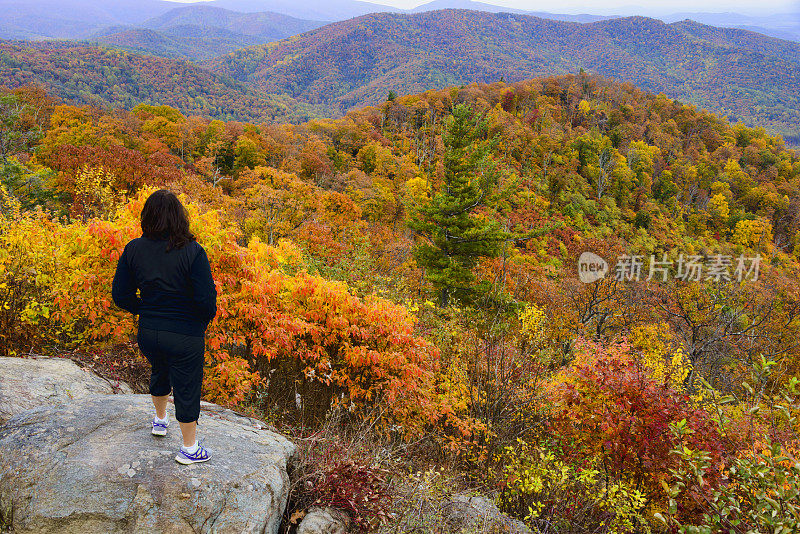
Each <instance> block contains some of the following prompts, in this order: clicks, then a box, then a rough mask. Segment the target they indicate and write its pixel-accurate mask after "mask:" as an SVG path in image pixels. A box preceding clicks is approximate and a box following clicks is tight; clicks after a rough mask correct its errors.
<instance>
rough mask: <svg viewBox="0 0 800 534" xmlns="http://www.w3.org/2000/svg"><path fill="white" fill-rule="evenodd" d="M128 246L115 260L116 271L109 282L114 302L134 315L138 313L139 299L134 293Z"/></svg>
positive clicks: (134, 281) (134, 283) (134, 282)
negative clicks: (112, 279)
mask: <svg viewBox="0 0 800 534" xmlns="http://www.w3.org/2000/svg"><path fill="white" fill-rule="evenodd" d="M127 252H128V247H127V246H126V247H125V251H124V252H123V253H122V256H120V257H119V261H118V262H117V272H116V273H115V274H114V281H113V282H112V283H111V298H112V299H114V304H116V305H117V306H119V307H120V308H122V309H123V310H127V311H129V312H131V313H132V314H134V315H137V314H138V313H139V306H140V305H141V303H142V301H141V299H140V298H139V297H138V296H137V295H136V289H137V287H136V280H135V279H134V277H133V272H132V271H131V268H130V265H128V255H127Z"/></svg>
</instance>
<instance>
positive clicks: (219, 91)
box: [0, 41, 314, 122]
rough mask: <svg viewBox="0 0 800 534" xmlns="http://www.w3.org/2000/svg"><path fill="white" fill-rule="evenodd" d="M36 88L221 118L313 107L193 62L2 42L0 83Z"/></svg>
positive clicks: (70, 97) (101, 102) (290, 117)
mask: <svg viewBox="0 0 800 534" xmlns="http://www.w3.org/2000/svg"><path fill="white" fill-rule="evenodd" d="M26 84H38V85H41V86H42V87H44V88H46V90H48V91H50V92H51V93H52V94H54V95H57V96H59V97H61V98H63V99H65V100H67V101H69V102H72V103H74V104H91V105H94V106H100V107H115V108H128V109H129V108H132V107H133V106H135V105H137V104H140V103H150V104H165V105H169V106H174V107H175V108H178V109H180V110H183V111H185V112H187V113H193V114H198V115H205V116H210V117H216V118H222V119H239V120H251V121H254V122H261V121H284V120H285V121H298V120H305V119H307V118H308V117H309V116H314V115H313V114H312V111H313V106H310V105H305V104H302V103H297V102H296V101H295V100H294V99H292V98H290V97H283V96H277V95H263V94H261V93H259V92H257V91H253V90H251V89H249V88H248V87H246V86H245V85H242V84H241V83H238V82H236V81H234V80H232V79H230V78H226V77H225V76H220V75H217V74H214V73H212V72H209V71H208V70H205V69H203V68H200V67H198V66H196V65H195V64H193V63H190V62H187V61H181V60H174V59H165V58H158V57H152V56H140V55H137V54H132V53H129V52H125V51H122V50H109V49H103V48H98V47H93V46H82V45H75V44H72V43H67V42H60V43H59V42H56V43H37V44H34V43H30V44H22V43H16V44H12V43H10V42H3V41H0V85H4V86H7V87H18V86H21V85H26Z"/></svg>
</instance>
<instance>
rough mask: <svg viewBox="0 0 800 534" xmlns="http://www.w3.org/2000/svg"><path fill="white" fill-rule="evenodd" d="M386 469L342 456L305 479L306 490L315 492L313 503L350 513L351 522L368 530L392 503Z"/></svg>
mask: <svg viewBox="0 0 800 534" xmlns="http://www.w3.org/2000/svg"><path fill="white" fill-rule="evenodd" d="M387 475H388V471H386V470H385V469H381V468H378V467H375V466H370V465H366V464H362V463H359V462H356V461H354V460H351V459H345V460H342V461H341V462H338V463H335V464H332V465H329V466H325V469H323V470H321V471H320V472H318V473H316V476H315V477H312V478H311V479H309V480H307V481H306V486H307V491H308V492H309V494H311V495H312V496H316V499H314V502H313V503H312V506H329V507H331V508H336V509H339V510H343V511H345V512H347V513H348V514H349V515H350V520H351V521H352V522H353V526H354V527H355V528H357V529H359V530H361V531H362V532H369V531H370V530H372V529H374V528H375V527H377V526H378V525H380V524H382V523H385V522H386V520H387V519H388V516H387V512H386V510H387V509H388V507H389V505H390V504H391V495H390V494H389V491H388V484H387Z"/></svg>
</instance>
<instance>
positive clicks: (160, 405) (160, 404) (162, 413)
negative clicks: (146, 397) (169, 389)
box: [151, 395, 169, 419]
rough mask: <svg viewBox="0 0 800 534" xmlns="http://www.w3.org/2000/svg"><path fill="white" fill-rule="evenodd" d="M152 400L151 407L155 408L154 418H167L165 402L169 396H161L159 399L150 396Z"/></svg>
mask: <svg viewBox="0 0 800 534" xmlns="http://www.w3.org/2000/svg"><path fill="white" fill-rule="evenodd" d="M151 397H152V399H153V406H155V408H156V417H158V418H159V419H166V418H167V400H169V395H161V396H160V397H156V396H155V395H151Z"/></svg>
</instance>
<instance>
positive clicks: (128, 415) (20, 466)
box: [0, 395, 294, 534]
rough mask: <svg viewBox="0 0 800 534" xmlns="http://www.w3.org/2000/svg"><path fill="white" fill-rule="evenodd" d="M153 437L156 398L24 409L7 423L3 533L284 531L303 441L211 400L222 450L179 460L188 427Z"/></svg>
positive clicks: (215, 437) (202, 429) (1, 443)
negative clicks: (190, 461)
mask: <svg viewBox="0 0 800 534" xmlns="http://www.w3.org/2000/svg"><path fill="white" fill-rule="evenodd" d="M169 412H170V419H171V424H170V428H169V431H168V435H167V437H164V438H158V437H155V436H152V435H151V434H150V421H151V419H152V416H153V407H152V404H151V401H150V397H149V395H102V396H99V395H95V396H87V397H83V398H77V399H74V400H72V401H71V402H69V403H66V404H60V405H57V406H44V407H40V408H35V409H33V410H29V411H26V412H24V413H21V414H19V415H17V416H15V417H13V418H11V419H10V420H9V421H8V422H7V423H6V424H5V425H4V426H2V427H0V450H2V451H3V453H2V455H0V529H2V526H3V525H4V524H5V526H10V527H11V528H12V529H13V530H14V532H16V533H17V534H22V533H45V532H60V533H66V534H70V533H75V534H77V533H95V532H98V533H99V532H103V533H107V532H108V533H117V532H120V533H121V532H125V533H178V532H208V533H211V532H214V533H227V532H235V533H240V532H246V533H262V532H266V533H269V534H275V533H277V531H278V528H279V525H280V521H281V516H282V513H283V510H284V508H285V506H286V501H287V498H288V488H289V478H288V475H287V472H286V465H287V462H288V461H289V460H290V458H291V457H292V456H293V454H294V445H293V444H292V443H291V442H289V441H288V440H287V439H285V438H284V437H282V436H280V435H278V434H276V433H274V432H271V431H268V430H264V429H262V428H260V427H261V426H262V425H261V424H260V423H257V422H254V420H252V419H249V418H246V417H242V416H239V415H237V414H235V413H233V412H231V411H230V410H225V409H223V408H220V407H218V406H214V405H207V404H205V405H204V407H203V409H202V412H201V417H200V421H199V425H198V434H199V437H200V440H201V442H202V443H203V445H204V446H206V447H207V448H208V449H209V450H210V451H211V453H212V459H211V461H209V462H206V463H203V464H196V465H191V466H183V465H180V464H178V463H177V462H175V459H174V457H175V454H176V452H177V451H178V448H179V447H180V444H181V441H180V439H181V438H180V429H179V428H178V424H177V422H176V421H175V419H174V411H173V409H172V406H171V405H170V407H169Z"/></svg>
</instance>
